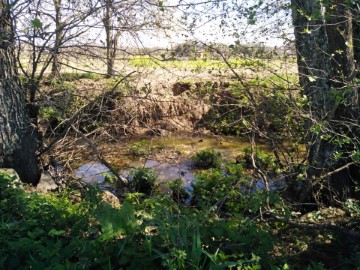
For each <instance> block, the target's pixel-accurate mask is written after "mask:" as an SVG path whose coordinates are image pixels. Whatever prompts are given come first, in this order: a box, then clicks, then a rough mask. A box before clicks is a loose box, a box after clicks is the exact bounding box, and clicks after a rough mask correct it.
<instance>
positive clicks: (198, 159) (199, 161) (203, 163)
mask: <svg viewBox="0 0 360 270" xmlns="http://www.w3.org/2000/svg"><path fill="white" fill-rule="evenodd" d="M192 160H193V161H194V167H195V168H202V169H209V168H220V166H221V153H220V152H216V151H214V150H211V149H205V150H202V151H200V152H197V153H196V154H195V155H194V156H193V157H192Z"/></svg>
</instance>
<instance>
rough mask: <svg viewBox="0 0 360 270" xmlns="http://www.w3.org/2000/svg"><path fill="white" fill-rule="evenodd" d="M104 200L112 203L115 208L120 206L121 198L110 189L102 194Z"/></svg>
mask: <svg viewBox="0 0 360 270" xmlns="http://www.w3.org/2000/svg"><path fill="white" fill-rule="evenodd" d="M102 202H104V203H108V204H110V205H111V206H112V207H114V208H120V201H119V198H118V197H116V196H115V195H114V194H112V193H111V192H110V191H108V190H105V191H104V192H103V194H102Z"/></svg>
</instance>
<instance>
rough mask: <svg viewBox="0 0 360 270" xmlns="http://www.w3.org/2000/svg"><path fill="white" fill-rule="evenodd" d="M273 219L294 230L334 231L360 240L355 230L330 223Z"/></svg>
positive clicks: (359, 235) (273, 217) (274, 217)
mask: <svg viewBox="0 0 360 270" xmlns="http://www.w3.org/2000/svg"><path fill="white" fill-rule="evenodd" d="M271 218H272V219H273V220H274V221H280V222H282V223H285V224H287V225H289V226H291V227H294V228H300V229H315V230H333V231H336V232H338V233H340V234H342V235H344V236H346V237H349V238H352V239H356V240H360V233H359V232H356V231H353V230H349V229H345V228H343V227H340V226H337V225H334V224H330V223H326V224H316V223H310V222H294V221H291V220H287V219H285V218H280V217H276V216H274V215H271Z"/></svg>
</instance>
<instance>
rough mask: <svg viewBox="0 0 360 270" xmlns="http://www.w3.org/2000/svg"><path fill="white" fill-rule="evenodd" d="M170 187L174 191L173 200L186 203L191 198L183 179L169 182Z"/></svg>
mask: <svg viewBox="0 0 360 270" xmlns="http://www.w3.org/2000/svg"><path fill="white" fill-rule="evenodd" d="M168 187H169V188H170V189H171V190H172V191H173V194H172V198H173V199H174V201H176V202H184V201H186V200H187V199H188V198H189V197H190V194H189V192H187V191H186V189H185V187H184V182H183V181H182V180H181V179H176V180H174V181H171V182H169V183H168Z"/></svg>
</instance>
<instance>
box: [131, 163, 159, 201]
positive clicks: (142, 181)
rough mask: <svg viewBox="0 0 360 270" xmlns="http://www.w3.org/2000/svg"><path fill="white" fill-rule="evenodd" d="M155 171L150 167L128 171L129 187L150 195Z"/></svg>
mask: <svg viewBox="0 0 360 270" xmlns="http://www.w3.org/2000/svg"><path fill="white" fill-rule="evenodd" d="M156 179H157V173H156V171H155V170H154V169H152V168H146V167H143V168H136V169H133V170H131V171H130V188H131V189H132V190H133V191H135V192H140V193H144V194H147V195H150V194H151V192H152V191H153V189H154V187H155V181H156Z"/></svg>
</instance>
